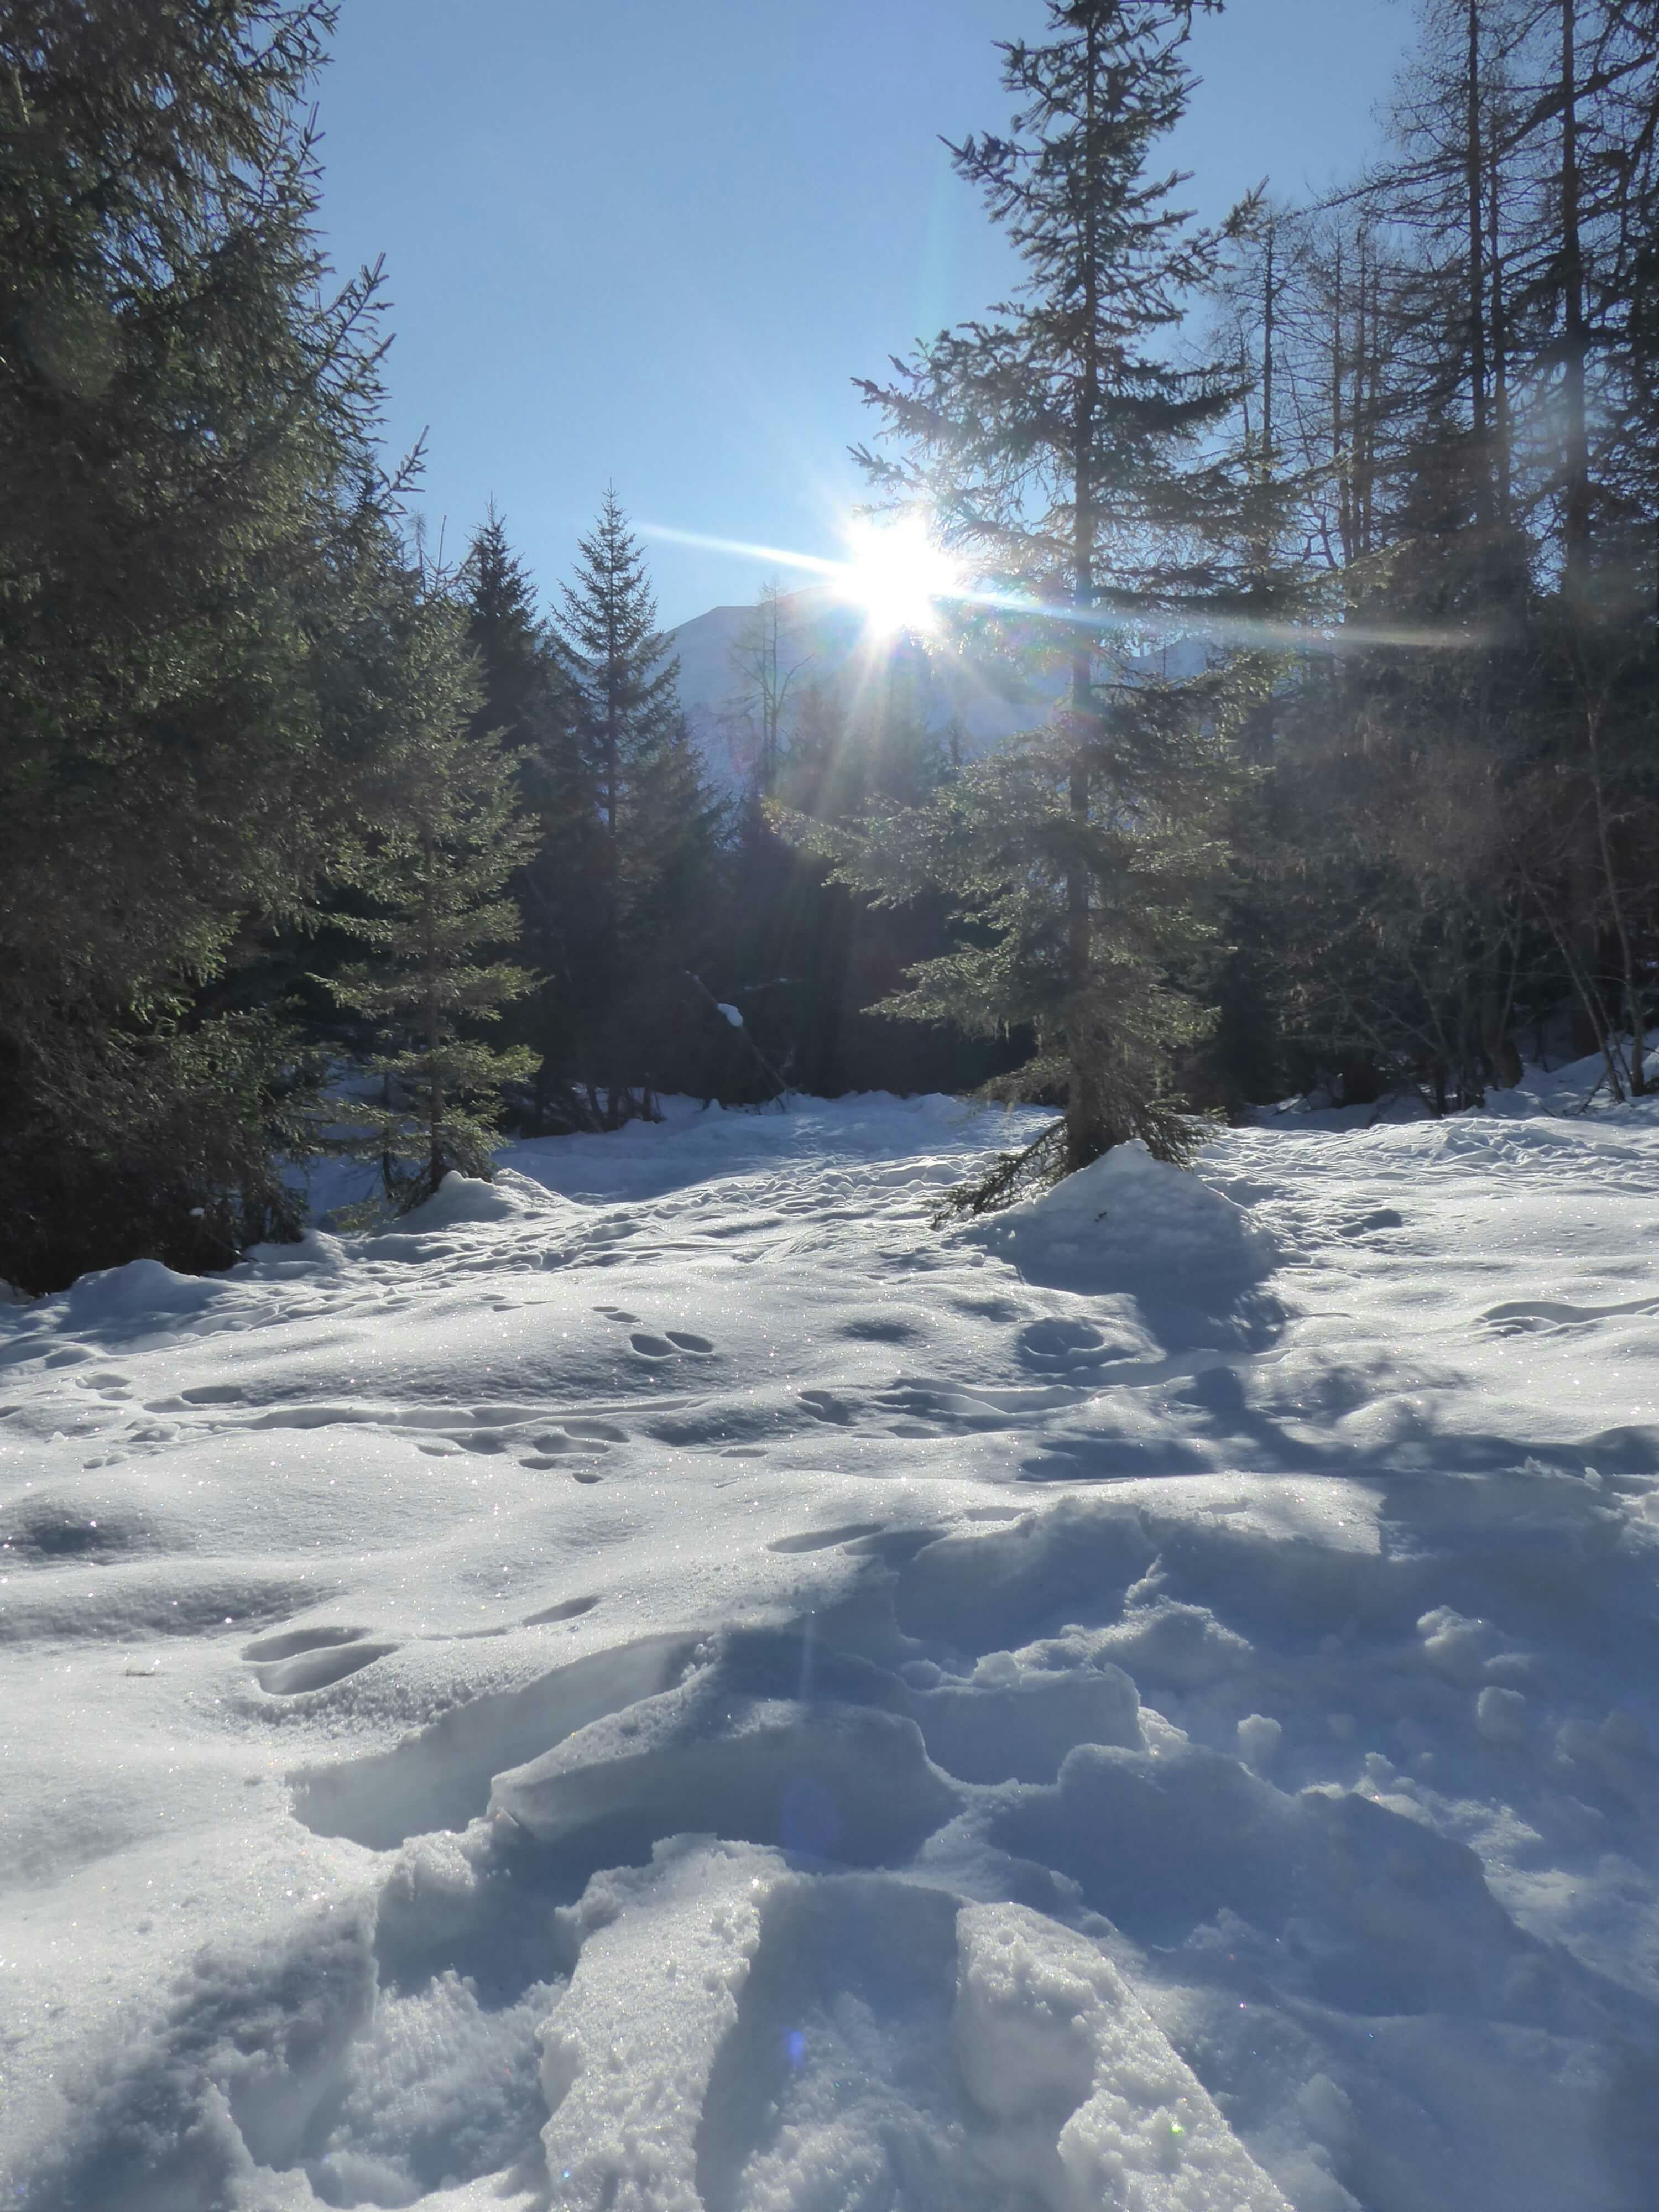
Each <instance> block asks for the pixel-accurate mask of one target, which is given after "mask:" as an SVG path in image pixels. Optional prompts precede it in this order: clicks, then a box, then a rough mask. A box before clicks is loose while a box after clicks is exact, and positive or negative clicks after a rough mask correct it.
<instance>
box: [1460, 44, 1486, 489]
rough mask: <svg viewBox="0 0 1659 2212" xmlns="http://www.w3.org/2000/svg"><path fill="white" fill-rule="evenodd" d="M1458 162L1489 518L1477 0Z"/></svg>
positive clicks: (1477, 430)
mask: <svg viewBox="0 0 1659 2212" xmlns="http://www.w3.org/2000/svg"><path fill="white" fill-rule="evenodd" d="M1463 89H1464V109H1465V136H1464V149H1463V166H1464V176H1465V181H1466V183H1467V185H1468V234H1469V270H1468V305H1469V416H1470V422H1471V423H1472V426H1473V428H1474V465H1475V477H1474V483H1475V508H1476V513H1477V516H1478V519H1479V520H1480V521H1481V522H1482V523H1485V524H1488V525H1490V523H1491V520H1492V454H1491V451H1490V447H1489V425H1488V422H1487V417H1486V269H1485V266H1484V263H1485V258H1486V253H1485V248H1486V238H1485V231H1486V222H1485V216H1486V210H1485V206H1484V199H1485V195H1484V193H1483V191H1482V190H1481V185H1482V182H1483V177H1482V169H1481V146H1480V0H1468V69H1467V75H1466V77H1465V81H1464V88H1463Z"/></svg>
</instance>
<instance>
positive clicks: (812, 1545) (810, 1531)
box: [766, 1521, 882, 1552]
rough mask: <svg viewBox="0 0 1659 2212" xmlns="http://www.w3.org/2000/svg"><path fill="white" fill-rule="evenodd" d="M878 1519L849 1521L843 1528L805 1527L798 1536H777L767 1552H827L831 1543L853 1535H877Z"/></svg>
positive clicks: (839, 1541) (843, 1540) (843, 1542)
mask: <svg viewBox="0 0 1659 2212" xmlns="http://www.w3.org/2000/svg"><path fill="white" fill-rule="evenodd" d="M881 1530H882V1523H881V1522H879V1521H854V1522H848V1526H847V1527H846V1528H806V1529H803V1530H802V1531H801V1533H800V1534H799V1535H798V1536H779V1537H777V1538H775V1540H774V1541H772V1542H771V1543H769V1545H768V1546H767V1547H766V1548H767V1550H768V1551H769V1552H827V1551H828V1550H829V1547H830V1546H831V1545H832V1544H848V1543H851V1542H852V1541H854V1538H855V1537H859V1536H878V1535H880V1534H881Z"/></svg>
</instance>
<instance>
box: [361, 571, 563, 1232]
mask: <svg viewBox="0 0 1659 2212" xmlns="http://www.w3.org/2000/svg"><path fill="white" fill-rule="evenodd" d="M406 619H407V646H408V659H407V666H408V670H409V673H410V679H411V681H410V692H409V696H410V705H411V709H412V717H417V719H414V718H412V719H411V723H410V726H409V727H408V728H407V729H406V731H405V732H404V744H403V749H402V759H401V761H400V763H399V769H400V773H399V783H400V787H401V788H400V790H399V793H398V811H397V816H396V818H395V820H394V822H393V823H392V826H391V827H390V828H389V829H388V830H387V832H386V835H385V836H384V838H383V840H382V841H381V842H380V848H379V849H378V850H377V852H376V853H375V854H374V856H373V858H372V860H371V861H370V862H369V863H368V866H366V867H365V869H364V870H363V872H362V886H363V889H364V890H366V891H367V892H368V896H369V898H370V901H371V902H372V904H373V905H374V908H375V909H376V911H375V912H374V913H372V914H369V915H349V914H343V915H337V916H336V917H335V922H336V927H338V928H341V929H343V930H344V931H345V932H346V933H348V934H349V935H350V936H352V937H355V938H356V939H358V940H359V941H360V942H362V943H363V944H365V945H368V946H369V947H371V948H372V951H373V953H374V957H373V958H372V959H370V960H368V961H365V962H361V963H357V964H356V965H355V966H352V967H348V968H346V969H343V970H342V972H341V973H340V974H339V975H336V976H333V977H331V978H330V979H329V982H328V987H329V988H330V989H331V992H332V993H333V994H334V995H335V997H336V998H337V1000H339V1001H340V1003H341V1004H342V1005H343V1006H347V1007H349V1009H350V1010H351V1011H352V1012H355V1013H356V1014H359V1015H362V1016H363V1017H364V1018H366V1019H367V1020H368V1021H370V1022H372V1023H374V1024H375V1025H376V1027H377V1029H378V1030H380V1032H381V1033H382V1035H383V1036H385V1037H386V1049H385V1050H383V1051H381V1052H380V1053H379V1054H377V1055H376V1056H374V1057H373V1058H371V1059H370V1060H368V1073H371V1074H373V1075H376V1076H378V1077H379V1078H380V1080H381V1084H382V1087H383V1097H384V1099H385V1101H386V1103H385V1105H384V1108H383V1109H382V1110H381V1111H380V1113H379V1114H377V1115H372V1116H371V1117H370V1118H369V1120H368V1121H367V1123H366V1124H364V1125H363V1126H362V1127H361V1128H360V1129H359V1130H357V1131H356V1132H354V1134H353V1136H352V1138H351V1139H349V1149H350V1150H352V1151H353V1152H364V1151H368V1152H373V1153H374V1154H376V1155H377V1156H378V1157H379V1159H380V1170H381V1182H382V1187H383V1189H384V1193H385V1195H386V1199H387V1200H389V1201H391V1202H392V1204H393V1205H394V1206H396V1207H397V1208H398V1211H399V1212H407V1211H408V1210H409V1209H410V1207H411V1206H417V1205H419V1204H420V1202H421V1201H422V1200H423V1199H426V1198H429V1197H430V1196H431V1195H432V1194H433V1193H434V1192H435V1190H436V1189H437V1188H438V1186H439V1184H440V1183H441V1182H442V1181H443V1179H444V1177H445V1176H446V1175H447V1174H448V1173H449V1172H450V1170H452V1169H459V1171H460V1172H461V1173H462V1174H464V1175H470V1176H484V1177H488V1176H489V1172H490V1154H491V1151H492V1149H493V1146H494V1145H495V1141H496V1133H497V1130H498V1128H499V1124H500V1098H501V1087H502V1085H504V1084H507V1083H511V1082H516V1081H521V1080H523V1079H525V1078H526V1076H528V1075H529V1073H531V1071H532V1067H533V1066H534V1055H533V1054H532V1053H531V1052H530V1051H529V1050H528V1049H527V1048H524V1047H522V1046H520V1047H518V1048H509V1049H507V1050H505V1051H502V1050H501V1049H498V1048H495V1047H494V1046H492V1045H489V1044H488V1043H485V1042H482V1041H481V1040H480V1039H479V1038H478V1037H477V1036H476V1035H475V1034H473V1032H474V1031H475V1030H477V1028H478V1027H479V1026H480V1025H483V1024H492V1023H494V1022H495V1021H497V1020H498V1019H499V1018H500V1016H501V1010H502V1008H503V1007H504V1006H507V1004H509V1003H510V1002H511V1001H512V1000H515V999H518V998H521V997H522V996H523V995H524V994H526V992H528V991H529V990H530V989H531V988H532V985H533V982H534V978H533V977H532V975H530V974H529V973H528V972H527V971H526V970H525V969H522V968H519V967H516V966H514V965H513V964H511V963H507V962H505V961H501V960H498V959H490V958H488V957H483V958H481V957H479V956H480V954H481V953H485V952H487V951H489V949H490V948H495V947H501V946H506V945H513V944H515V943H516V941H517V939H518V936H519V929H520V921H519V914H518V909H517V908H516V907H515V906H514V905H513V902H511V900H510V899H508V898H507V897H506V896H504V892H505V890H506V886H507V882H508V880H509V878H511V876H512V874H513V870H514V868H515V867H517V866H519V865H520V863H521V862H522V860H524V859H525V858H526V855H527V854H528V852H529V850H530V847H531V843H532V836H533V832H532V829H531V828H530V826H529V825H528V824H527V823H526V822H525V820H524V819H523V817H522V816H521V815H520V812H519V811H518V805H517V799H516V793H515V777H514V770H513V759H512V757H511V755H510V754H509V753H508V752H507V750H506V749H505V748H504V746H503V745H502V744H501V740H500V738H498V737H497V736H496V735H495V733H494V732H483V733H482V734H480V733H478V732H475V731H474V729H473V728H472V726H471V725H472V721H473V718H474V715H475V714H476V712H477V687H476V684H475V682H474V681H473V678H472V675H471V671H470V670H469V668H468V665H467V661H466V658H465V631H464V629H463V617H462V614H461V611H460V610H459V609H458V608H456V607H455V606H454V605H453V604H451V603H450V602H449V601H448V600H447V599H446V598H444V597H443V596H442V595H441V593H438V594H435V593H430V592H428V593H426V594H423V595H418V596H415V597H413V598H412V601H411V604H410V607H409V610H408V614H407V618H406Z"/></svg>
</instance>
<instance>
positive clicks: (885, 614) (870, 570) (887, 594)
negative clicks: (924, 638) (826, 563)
mask: <svg viewBox="0 0 1659 2212" xmlns="http://www.w3.org/2000/svg"><path fill="white" fill-rule="evenodd" d="M848 552H849V554H850V556H851V557H850V558H849V559H848V562H846V564H845V566H844V567H843V568H842V573H841V574H840V575H839V577H838V578H837V579H836V591H837V592H839V594H840V596H841V597H842V599H850V600H851V601H852V603H853V604H854V606H859V607H862V608H863V610H864V617H865V621H866V623H867V624H868V626H869V628H870V629H872V631H874V632H875V634H876V635H878V636H879V637H892V636H895V635H897V633H898V632H900V631H901V630H910V631H914V632H918V633H921V634H922V635H926V633H927V632H928V631H929V630H931V629H933V628H934V627H935V626H936V625H937V623H938V621H939V602H940V601H941V600H942V599H951V598H952V597H954V596H956V595H957V594H959V593H960V592H961V591H962V588H963V577H962V572H961V570H960V569H959V568H957V564H956V562H954V561H952V560H951V556H950V555H949V554H948V553H946V552H945V550H944V549H943V547H942V546H940V545H939V544H937V543H936V542H935V541H934V539H933V538H932V537H930V536H929V534H928V532H927V527H926V526H925V525H924V524H922V523H921V522H920V521H917V520H915V518H913V517H907V518H905V519H904V520H901V521H898V522H895V523H891V524H889V525H888V526H887V527H886V528H884V529H881V528H878V527H877V526H875V525H873V524H870V523H861V524H860V525H859V526H858V527H857V528H856V530H855V531H854V532H850V533H849V536H848Z"/></svg>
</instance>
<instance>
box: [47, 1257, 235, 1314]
mask: <svg viewBox="0 0 1659 2212" xmlns="http://www.w3.org/2000/svg"><path fill="white" fill-rule="evenodd" d="M225 1288H226V1285H225V1284H224V1283H223V1282H222V1280H220V1279H217V1278H216V1277H212V1276H206V1275H178V1274H175V1273H173V1269H172V1268H171V1267H163V1266H162V1264H161V1261H159V1260H129V1261H127V1263H126V1265H125V1267H105V1268H103V1269H101V1270H100V1272H99V1273H97V1274H94V1275H82V1277H81V1279H80V1280H79V1282H77V1283H76V1284H75V1285H73V1286H72V1287H71V1288H70V1291H68V1292H67V1293H66V1296H67V1297H68V1300H69V1320H70V1326H71V1327H72V1328H108V1327H110V1326H112V1325H114V1326H117V1327H119V1326H122V1325H126V1326H128V1327H131V1326H134V1325H142V1324H143V1322H146V1321H148V1320H149V1319H150V1317H151V1316H157V1317H162V1316H165V1317H167V1318H172V1317H173V1316H178V1315H182V1314H194V1313H201V1312H202V1311H203V1310H204V1309H205V1308H206V1307H208V1306H210V1305H211V1304H213V1303H214V1301H215V1299H216V1298H218V1297H222V1295H223V1292H224V1291H225Z"/></svg>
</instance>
